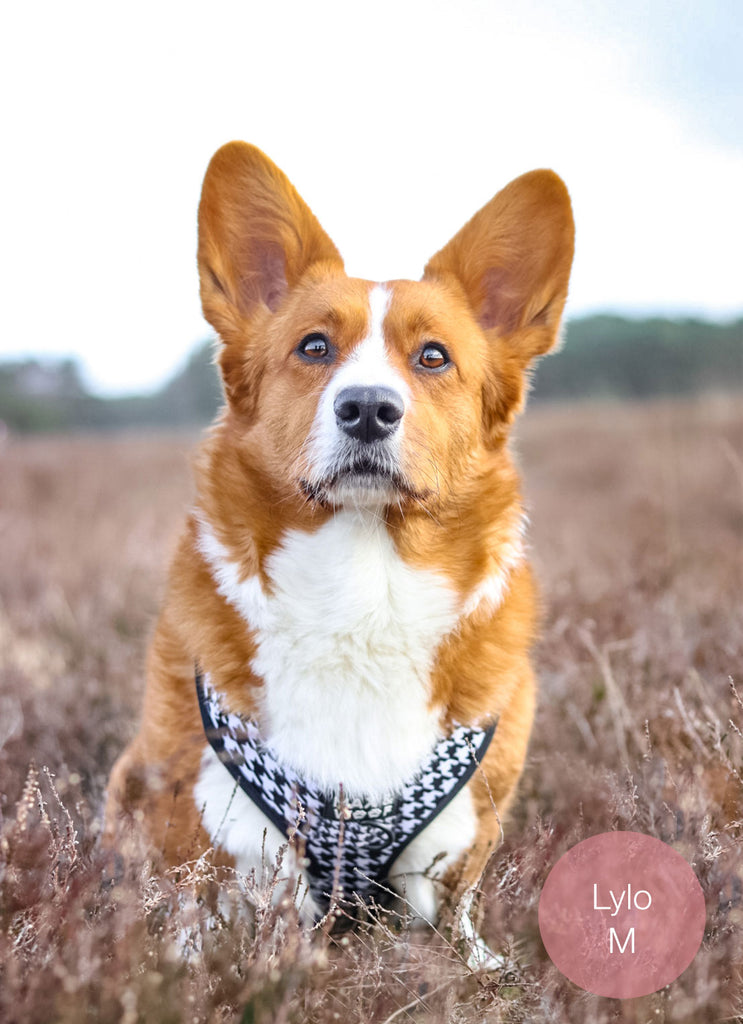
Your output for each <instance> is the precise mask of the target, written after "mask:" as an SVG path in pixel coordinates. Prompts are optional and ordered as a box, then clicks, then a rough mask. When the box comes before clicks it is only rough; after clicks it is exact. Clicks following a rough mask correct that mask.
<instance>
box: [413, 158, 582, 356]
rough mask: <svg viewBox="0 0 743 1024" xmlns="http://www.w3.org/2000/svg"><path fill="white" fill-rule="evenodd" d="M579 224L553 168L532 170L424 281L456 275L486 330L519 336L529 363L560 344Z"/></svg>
mask: <svg viewBox="0 0 743 1024" xmlns="http://www.w3.org/2000/svg"><path fill="white" fill-rule="evenodd" d="M574 234H575V229H574V225H573V214H572V210H571V206H570V197H569V196H568V191H567V189H566V188H565V185H564V183H563V182H562V180H561V179H560V178H558V176H557V175H556V174H554V173H553V172H552V171H531V172H530V173H529V174H524V175H522V176H521V177H520V178H517V179H516V180H515V181H512V182H511V184H510V185H507V186H506V187H505V188H504V189H503V190H502V191H501V192H498V194H497V195H496V196H494V197H493V198H492V199H491V200H490V202H489V203H486V205H485V206H483V208H482V209H481V210H479V211H478V212H477V213H476V214H475V216H474V217H473V218H472V219H471V220H470V221H468V222H467V223H466V224H465V226H464V227H463V228H462V229H461V231H459V232H458V233H457V234H456V235H455V236H454V238H452V240H451V241H450V242H449V243H448V244H447V245H445V246H444V248H443V249H441V250H440V251H439V252H437V253H436V255H435V256H434V257H432V259H430V260H429V262H428V264H427V266H426V269H425V273H424V279H429V280H430V279H432V278H434V279H446V278H451V277H454V278H455V279H456V280H457V282H458V283H459V285H460V286H461V287H462V289H463V290H464V293H465V295H466V297H467V300H468V302H469V304H470V306H471V308H472V310H473V312H474V314H475V317H476V319H477V320H478V322H479V324H480V326H481V327H482V329H483V330H484V331H494V332H496V333H497V335H498V336H500V337H508V338H510V339H511V347H512V348H513V349H514V351H515V353H518V354H519V355H520V357H521V358H522V359H523V362H524V363H525V364H526V363H528V362H529V361H530V360H531V359H533V358H534V357H535V356H540V355H544V354H545V352H549V350H550V349H551V348H552V347H553V346H554V344H555V342H556V340H557V334H558V330H559V326H560V317H561V316H562V310H563V307H564V305H565V299H566V297H567V293H568V281H569V279H570V266H571V264H572V261H573V246H574Z"/></svg>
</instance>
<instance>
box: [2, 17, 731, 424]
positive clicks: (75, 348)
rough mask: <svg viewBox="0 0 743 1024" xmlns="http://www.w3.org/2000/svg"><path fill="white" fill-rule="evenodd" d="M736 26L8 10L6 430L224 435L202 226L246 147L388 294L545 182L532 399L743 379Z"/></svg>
mask: <svg viewBox="0 0 743 1024" xmlns="http://www.w3.org/2000/svg"><path fill="white" fill-rule="evenodd" d="M742 26H743V15H741V11H740V6H739V5H738V4H737V3H736V2H735V0H677V2H674V3H655V4H647V3H645V2H643V0H627V2H625V3H623V4H621V5H618V4H615V3H613V2H598V3H593V4H590V5H589V4H583V3H579V2H575V0H563V2H561V0H461V2H459V3H457V4H456V5H455V4H453V3H449V2H443V0H427V2H425V3H424V2H421V0H403V2H390V0H380V2H378V3H374V4H363V5H362V4H359V3H349V2H347V0H346V2H336V0H319V2H317V3H313V4H303V3H299V2H296V0H289V2H286V3H281V4H274V5H268V4H257V3H254V2H250V0H248V2H241V3H237V2H232V0H216V2H215V3H213V4H210V6H209V8H208V10H207V9H206V8H203V7H197V6H196V5H189V4H180V5H175V4H170V3H158V4H151V3H143V2H140V0H134V2H133V3H130V4H128V5H126V7H125V8H124V7H116V6H111V5H100V4H96V3H92V2H86V0H78V2H74V0H73V2H72V3H71V4H66V5H64V7H62V6H60V5H54V4H51V3H48V2H47V3H42V4H41V5H33V6H29V5H22V4H16V5H12V7H9V8H7V10H6V12H5V14H4V15H3V31H2V43H0V47H2V60H1V61H0V81H2V86H3V95H4V96H5V97H6V102H5V104H4V107H5V110H4V114H3V149H4V152H5V154H6V156H5V158H4V159H3V161H2V166H0V180H1V181H2V189H0V211H1V213H0V216H1V218H2V251H1V252H0V260H1V265H0V279H1V280H2V285H3V287H2V292H3V302H2V307H0V420H2V421H3V422H4V423H5V425H6V429H8V430H10V431H30V430H58V429H81V428H82V429H86V428H87V429H89V428H104V427H108V428H110V427H121V426H135V425H136V426H145V427H146V426H156V425H161V426H165V425H168V426H172V425H183V424H187V423H189V424H190V423H200V422H206V421H208V420H209V419H210V418H211V416H212V414H213V412H214V410H215V408H216V406H217V404H218V401H219V387H218V384H217V382H216V379H215V375H214V372H213V370H212V369H211V367H210V359H211V353H210V349H209V337H210V329H209V327H208V325H207V324H206V323H205V321H204V320H203V319H202V317H201V313H200V308H199V301H198V283H197V276H196V267H195V251H196V209H197V204H198V198H199V190H200V185H201V179H202V177H203V174H204V171H205V168H206V165H207V163H208V161H209V158H210V157H211V155H212V153H213V152H214V151H215V150H216V149H217V148H218V147H219V146H220V145H221V144H222V143H224V142H225V141H227V140H229V139H232V138H243V139H246V140H248V141H251V142H254V143H256V144H257V145H258V146H260V147H261V148H262V149H264V150H265V151H266V152H267V153H268V154H269V155H270V156H271V157H272V158H273V159H274V160H275V161H276V162H277V163H278V164H279V166H280V167H282V168H283V169H284V170H285V171H286V172H287V174H288V175H289V177H290V178H291V180H292V181H293V182H294V183H295V184H296V185H297V187H298V188H299V191H300V192H301V194H302V195H303V196H304V198H305V199H306V200H307V201H308V202H309V204H310V206H311V207H312V208H313V210H314V211H315V213H316V214H317V215H318V217H319V219H320V221H321V223H322V224H323V226H324V227H325V228H326V230H327V231H328V232H329V234H330V235H331V237H332V238H333V240H334V241H335V242H336V244H337V246H338V247H339V249H340V251H341V253H342V254H343V255H344V258H345V260H346V266H347V269H348V271H349V273H351V274H353V275H355V276H361V277H368V278H373V279H389V278H394V277H413V278H417V277H418V276H419V275H420V273H421V271H422V268H423V266H424V264H425V262H426V260H427V259H428V257H429V256H430V255H432V254H433V253H434V252H435V251H436V250H437V249H438V248H440V246H441V245H442V244H443V243H444V242H445V241H446V240H447V239H448V238H449V237H451V235H452V234H453V233H454V232H455V231H456V230H457V229H458V228H459V227H460V226H461V225H462V224H463V223H464V222H465V221H466V220H467V219H468V218H469V217H470V216H471V214H472V213H473V212H474V211H475V210H476V209H478V208H479V207H480V206H481V205H482V204H483V203H484V202H486V201H487V200H488V199H489V198H490V196H491V195H493V194H494V192H496V191H497V190H498V189H499V188H501V187H502V186H503V185H504V184H506V183H507V182H508V181H509V180H511V179H512V178H513V177H515V176H517V175H518V174H521V173H523V172H524V171H526V170H529V169H532V168H534V167H541V166H548V167H552V168H554V169H555V170H556V171H557V172H558V173H559V174H560V175H561V176H562V177H563V178H564V179H565V180H566V182H567V184H568V186H569V188H570V190H571V194H572V198H573V203H574V208H575V215H576V222H577V252H576V260H575V268H574V274H573V279H572V287H571V297H570V301H569V306H568V330H567V341H566V345H565V348H564V352H563V353H562V354H561V355H560V356H559V357H558V358H557V359H552V360H548V361H547V362H545V364H544V365H543V367H542V368H541V369H540V372H539V374H538V378H537V385H536V391H535V397H536V398H537V399H539V398H543V399H548V398H549V399H560V398H563V399H570V400H575V399H577V398H582V397H601V396H606V395H613V396H619V397H639V398H647V397H650V396H652V395H655V394H665V395H668V394H689V393H690V392H695V391H709V390H716V389H720V388H722V389H727V390H729V389H731V388H733V389H735V388H738V387H740V386H741V382H742V381H743V319H742V317H743V287H742V284H741V282H742V281H743V257H742V256H741V248H740V239H741V237H743V200H742V199H741V183H742V182H743V63H741V61H740V53H741V52H743V27H742Z"/></svg>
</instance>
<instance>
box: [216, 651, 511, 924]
mask: <svg viewBox="0 0 743 1024" xmlns="http://www.w3.org/2000/svg"><path fill="white" fill-rule="evenodd" d="M196 692H197V695H198V700H199V709H200V711H201V719H202V722H203V725H204V732H205V734H206V738H207V740H208V741H209V743H210V744H211V746H212V748H213V749H214V751H215V752H216V754H217V756H218V757H219V759H220V761H221V762H222V764H223V765H224V766H225V768H226V769H227V770H228V771H229V773H230V775H231V776H232V778H233V779H234V780H235V782H236V783H237V785H239V786H240V788H241V789H242V791H243V792H244V793H245V794H246V795H247V796H249V797H250V799H251V800H252V801H253V803H254V804H256V805H257V806H258V807H259V808H260V809H261V811H263V813H264V814H265V815H266V817H267V818H268V819H269V820H270V821H271V822H272V823H273V824H274V825H275V826H276V827H277V828H278V829H279V830H280V831H281V832H282V833H283V834H284V835H285V836H287V837H289V836H290V835H292V834H294V833H295V832H296V831H297V830H298V831H299V835H300V837H301V839H302V841H303V842H304V846H305V850H304V853H305V856H306V857H307V859H308V860H309V872H308V875H309V884H310V889H311V891H312V895H313V897H314V899H315V901H316V902H317V903H318V905H319V906H320V907H323V908H325V909H327V907H328V906H329V900H330V894H331V891H332V889H333V885H334V882H335V881H336V880H337V881H338V883H339V888H340V889H341V891H342V892H341V895H342V896H345V898H346V899H348V898H350V897H351V896H352V895H353V894H358V895H359V896H361V897H362V898H369V897H371V896H372V895H374V894H375V891H376V893H377V895H378V894H379V893H380V892H381V888H380V887H383V886H385V883H386V882H387V875H388V873H389V870H390V868H391V867H392V864H393V863H394V861H395V860H396V859H397V858H398V857H399V856H400V854H401V853H402V851H403V850H404V849H405V847H406V846H407V845H408V844H409V843H410V842H412V840H413V839H415V837H416V836H417V835H419V834H420V832H422V831H423V829H424V828H426V826H427V825H429V824H430V823H431V821H433V819H434V818H435V817H436V815H437V814H439V813H440V812H441V811H442V810H443V809H444V808H445V807H446V806H447V804H449V803H450V802H451V801H452V800H453V799H454V797H455V796H456V795H457V793H458V792H459V791H460V790H461V789H462V788H463V787H464V786H465V785H466V784H467V782H468V781H469V780H470V779H471V778H472V775H473V774H474V772H475V771H476V770H477V767H478V765H479V764H480V762H481V761H482V759H483V757H484V756H485V753H486V752H487V749H488V747H489V746H490V742H491V740H492V738H493V735H494V733H495V729H496V725H497V720H496V721H495V722H493V724H492V725H490V726H489V727H488V728H485V729H481V728H479V727H476V726H475V727H470V726H462V725H459V726H456V727H455V729H454V730H453V731H452V733H451V734H450V735H448V736H445V737H443V738H442V739H441V740H439V741H438V743H436V745H435V746H434V748H433V750H432V751H431V752H430V754H429V755H428V756H427V758H426V759H425V760H424V761H423V762H422V763H421V765H420V766H419V768H418V770H417V771H416V773H415V774H414V775H413V776H412V777H411V778H410V779H409V780H408V781H407V782H405V784H404V785H403V786H402V788H401V790H400V792H399V793H398V794H396V795H395V796H394V797H391V798H390V799H388V800H385V801H383V802H381V803H372V802H370V801H367V800H364V799H354V800H346V799H345V798H344V797H343V796H342V795H341V791H340V790H339V792H337V793H327V792H325V791H324V790H322V789H321V788H320V787H318V786H315V785H313V784H312V783H309V782H307V781H306V780H305V779H303V778H302V777H301V776H300V775H299V774H298V773H296V772H295V771H294V770H293V769H291V768H289V767H288V766H287V765H284V764H282V763H281V762H280V761H279V760H278V758H277V757H276V755H275V754H274V753H273V751H272V750H271V748H270V745H268V744H267V743H266V742H265V741H264V740H263V738H262V737H261V734H260V731H259V729H258V725H257V724H256V723H255V722H254V721H253V720H252V719H246V718H243V717H242V716H241V715H237V714H234V713H233V712H226V711H224V710H223V708H222V707H221V706H220V703H219V699H218V697H217V695H216V694H215V693H214V691H213V690H212V689H211V687H210V686H209V682H208V677H206V678H205V677H204V676H203V675H202V673H201V672H200V671H199V669H198V668H197V669H196ZM341 823H342V825H343V829H342V831H341ZM341 836H342V838H343V842H342V843H341V841H340V840H341Z"/></svg>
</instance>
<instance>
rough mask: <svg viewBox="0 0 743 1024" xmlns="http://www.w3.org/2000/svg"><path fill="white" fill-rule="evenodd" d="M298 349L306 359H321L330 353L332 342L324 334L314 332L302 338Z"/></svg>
mask: <svg viewBox="0 0 743 1024" xmlns="http://www.w3.org/2000/svg"><path fill="white" fill-rule="evenodd" d="M297 351H298V352H299V354H300V355H302V356H304V357H305V358H306V359H311V360H317V361H319V360H320V359H326V358H327V357H328V356H329V355H330V342H329V341H328V339H327V338H326V337H325V335H324V334H319V333H318V332H314V333H313V334H308V335H307V336H306V337H304V338H302V340H301V341H300V343H299V347H298V349H297Z"/></svg>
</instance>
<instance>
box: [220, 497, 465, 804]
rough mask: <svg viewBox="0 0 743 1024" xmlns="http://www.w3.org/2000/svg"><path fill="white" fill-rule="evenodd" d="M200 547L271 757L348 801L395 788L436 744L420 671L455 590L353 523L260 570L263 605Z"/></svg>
mask: <svg viewBox="0 0 743 1024" xmlns="http://www.w3.org/2000/svg"><path fill="white" fill-rule="evenodd" d="M200 548H201V551H202V553H203V555H204V557H205V558H206V559H207V561H208V562H209V564H210V566H211V569H212V573H213V575H214V578H215V581H216V583H217V585H218V589H219V591H220V593H222V594H223V596H224V597H226V598H227V600H228V601H230V602H231V603H232V604H233V605H234V606H235V607H236V608H237V609H238V610H239V611H240V612H241V614H242V615H243V617H244V618H245V621H246V624H247V626H248V627H249V628H250V629H251V631H252V632H253V635H254V637H255V640H256V644H257V653H256V656H255V658H254V661H253V666H252V667H253V670H254V671H255V672H256V674H257V675H259V676H260V677H261V678H262V679H263V683H264V685H263V688H262V695H261V726H262V729H263V730H264V733H265V735H266V737H267V739H268V740H269V742H270V743H271V745H272V747H273V748H274V750H275V751H276V753H277V755H278V756H279V758H280V759H281V760H282V761H285V762H286V763H287V764H289V765H291V767H293V768H294V769H296V770H297V771H298V772H300V773H302V774H303V775H304V776H305V777H306V778H307V779H308V780H313V781H315V782H316V783H318V784H320V785H322V786H324V787H326V788H328V789H337V787H338V785H339V784H341V783H342V784H343V786H344V790H345V792H346V793H347V794H348V795H349V796H354V795H362V794H363V795H366V796H369V797H376V798H378V797H380V796H382V795H384V794H385V793H389V792H392V791H394V790H396V789H398V788H399V787H400V785H401V784H402V783H403V782H404V781H405V779H406V778H408V777H409V776H410V775H411V774H412V773H413V772H414V771H415V769H416V767H417V766H418V764H419V763H420V761H421V759H422V758H423V757H424V755H425V754H426V752H427V751H428V750H429V749H430V747H431V746H432V745H433V743H434V742H435V740H436V739H437V737H438V736H439V729H438V716H439V711H440V709H436V708H433V707H431V706H430V705H431V699H430V696H431V695H430V671H431V666H432V664H433V660H434V656H435V652H436V648H437V646H438V644H439V643H440V641H441V639H442V638H443V637H444V636H445V635H446V634H447V633H449V632H450V631H451V630H452V629H453V628H454V626H455V625H456V622H457V619H458V615H459V613H460V601H459V599H458V597H457V595H456V593H455V592H454V591H453V589H452V588H451V587H450V586H449V585H448V584H447V582H446V581H445V580H444V579H443V578H442V577H441V576H438V575H437V574H435V573H433V572H428V571H425V570H420V569H413V568H411V567H410V566H408V565H406V564H405V562H403V561H402V559H401V558H400V557H399V555H398V554H397V552H396V551H395V548H394V545H393V543H392V541H391V539H390V537H389V535H388V533H387V530H386V527H385V526H384V523H383V522H381V521H380V520H379V519H377V518H376V517H373V516H371V515H368V514H363V513H359V512H352V511H343V512H339V513H338V514H337V515H336V516H335V517H334V518H333V519H332V520H330V521H329V522H328V523H326V524H325V525H324V526H323V527H322V528H321V529H320V530H318V531H317V532H315V533H311V534H310V533H304V532H299V531H291V532H289V533H288V534H287V535H286V536H285V537H284V539H283V542H282V544H281V546H280V547H279V548H278V549H277V550H276V551H275V552H274V554H273V555H272V556H271V558H270V559H269V562H268V575H269V577H270V580H271V593H270V595H267V594H266V593H265V592H264V591H263V589H262V587H261V586H260V583H259V581H258V580H257V579H255V578H249V579H246V580H244V581H242V582H241V581H240V579H239V572H238V568H237V566H236V565H235V564H234V563H232V562H231V561H230V559H229V556H228V553H227V551H226V550H225V549H224V547H223V546H222V545H221V544H220V543H219V541H218V540H217V539H216V537H215V536H214V533H213V532H212V530H211V529H210V528H209V526H208V525H206V524H202V528H201V538H200Z"/></svg>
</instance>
